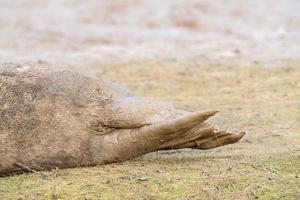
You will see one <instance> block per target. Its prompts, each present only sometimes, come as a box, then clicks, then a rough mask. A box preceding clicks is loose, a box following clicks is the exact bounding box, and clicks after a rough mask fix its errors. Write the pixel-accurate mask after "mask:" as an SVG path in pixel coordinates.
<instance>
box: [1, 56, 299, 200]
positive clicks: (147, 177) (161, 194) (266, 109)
mask: <svg viewBox="0 0 300 200" xmlns="http://www.w3.org/2000/svg"><path fill="white" fill-rule="evenodd" d="M298 64H299V63H288V64H287V66H286V67H284V68H274V69H262V68H260V67H255V66H253V67H238V66H232V65H230V64H227V65H225V64H224V65H222V66H208V65H199V64H195V63H192V64H190V65H187V62H184V63H178V62H148V63H145V62H143V63H138V62H135V63H122V64H120V65H116V64H114V65H111V66H108V65H106V66H107V68H106V67H101V68H100V69H101V70H98V69H99V68H96V69H95V66H91V67H90V69H91V70H93V69H94V70H95V71H94V72H95V73H94V74H99V73H101V74H102V75H103V76H104V77H106V78H107V79H110V80H118V82H121V83H123V84H124V85H126V86H128V87H129V88H130V89H132V90H133V91H135V92H136V93H137V94H139V95H147V96H149V95H151V96H154V97H157V98H158V99H162V100H167V101H171V102H173V103H174V104H175V105H177V106H178V107H182V108H185V109H188V110H194V109H207V108H210V109H217V110H220V113H219V114H218V115H217V116H216V117H214V118H213V119H212V121H214V122H215V123H216V124H218V125H219V126H220V127H223V128H235V129H240V130H245V131H246V132H247V133H248V135H247V136H246V138H245V140H244V141H242V142H240V143H237V144H234V145H230V146H226V147H221V148H218V149H215V150H209V151H188V150H186V151H175V152H171V153H167V152H157V153H152V154H148V155H146V156H143V157H141V158H137V159H134V160H131V161H127V162H124V163H116V164H110V165H105V166H97V167H90V168H80V169H66V170H55V171H52V172H47V173H42V174H39V173H30V174H23V175H17V176H12V177H6V178H1V179H0V194H1V195H2V198H1V199H199V198H201V199H254V198H257V199H295V200H296V199H299V198H300V196H299V194H300V177H299V176H300V151H299V149H300V144H299V141H300V134H299V133H300V126H299V121H300V115H299V113H300V107H299V99H300V90H299V88H300V82H299V79H300V69H299V68H297V67H296V65H298ZM107 69H109V70H107ZM111 69H114V70H111Z"/></svg>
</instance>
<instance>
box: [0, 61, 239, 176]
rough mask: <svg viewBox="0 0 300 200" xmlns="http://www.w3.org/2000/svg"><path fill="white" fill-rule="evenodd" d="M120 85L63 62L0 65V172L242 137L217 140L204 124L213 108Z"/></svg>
mask: <svg viewBox="0 0 300 200" xmlns="http://www.w3.org/2000/svg"><path fill="white" fill-rule="evenodd" d="M122 91H123V90H120V88H118V87H116V86H115V84H110V83H108V82H106V81H103V80H101V79H99V78H94V77H90V76H86V75H82V74H80V73H77V72H75V71H72V70H70V69H67V68H56V67H52V66H51V67H50V66H46V65H28V64H0V175H6V174H10V173H13V172H22V171H28V170H49V169H53V168H67V167H78V166H92V165H96V164H104V163H110V162H116V161H122V160H127V159H130V158H134V157H136V156H139V155H143V154H145V153H148V152H151V151H156V150H159V149H172V148H199V149H208V148H214V147H217V146H223V145H225V144H229V143H234V142H236V141H238V140H239V139H240V138H241V137H242V136H243V134H231V133H222V134H219V135H218V137H219V138H224V137H226V138H225V139H224V140H223V139H221V140H218V141H217V143H216V139H210V138H213V137H212V133H213V135H214V136H215V135H216V132H214V129H213V126H212V125H208V124H206V123H204V121H205V120H206V119H207V118H208V117H210V116H212V115H214V114H215V112H213V111H212V112H204V113H203V112H201V113H189V112H186V111H181V110H176V109H175V108H174V107H173V106H172V105H170V104H168V103H164V102H158V101H156V100H154V99H152V98H143V97H134V96H132V95H131V94H130V93H128V92H122ZM176 120H177V121H176ZM226 134H227V135H226ZM228 135H229V136H230V137H228ZM200 139H201V140H200ZM204 139H205V140H204ZM199 141H205V142H204V143H205V144H204V145H202V146H201V145H200V144H201V142H199ZM202 143H203V142H202Z"/></svg>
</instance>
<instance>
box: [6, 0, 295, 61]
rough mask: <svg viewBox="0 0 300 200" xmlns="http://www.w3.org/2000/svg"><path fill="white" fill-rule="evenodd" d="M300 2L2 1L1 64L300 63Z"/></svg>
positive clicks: (193, 0)
mask: <svg viewBox="0 0 300 200" xmlns="http://www.w3.org/2000/svg"><path fill="white" fill-rule="evenodd" d="M299 10H300V2H299V1H297V0H276V1H273V0H264V1H259V0H256V1H246V0H242V1H233V0H224V1H221V2H219V1H208V0H199V1H196V0H188V1H180V0H177V1H176V0H164V1H159V0H153V1H141V0H125V1H124V0H117V1H105V0H102V1H97V0H91V1H79V0H52V1H43V0H26V1H25V0H23V1H22V0H19V1H5V0H1V1H0V61H16V60H20V61H36V60H39V59H40V60H47V61H52V62H63V63H67V64H68V63H70V62H72V63H78V62H82V63H83V64H84V63H86V62H87V61H89V62H104V61H106V60H112V61H116V60H132V59H139V60H140V59H172V60H174V59H175V60H182V59H188V60H199V61H202V62H205V61H209V62H221V61H222V60H224V59H225V60H226V59H227V60H228V59H229V60H235V61H239V62H238V63H239V64H242V65H253V64H259V65H260V66H270V63H271V64H272V66H281V65H283V64H282V62H281V61H282V60H286V59H299V58H300V45H299V44H300V12H299Z"/></svg>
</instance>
